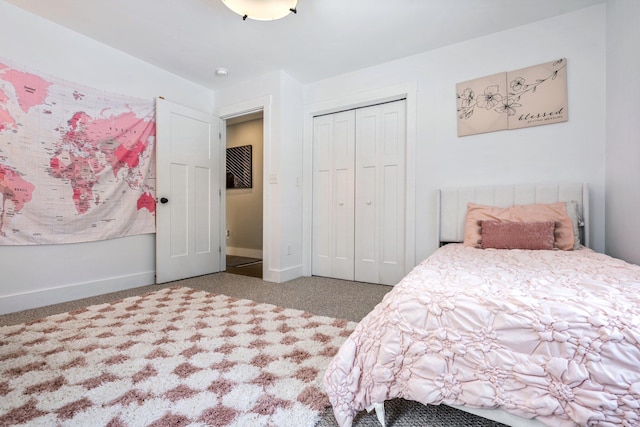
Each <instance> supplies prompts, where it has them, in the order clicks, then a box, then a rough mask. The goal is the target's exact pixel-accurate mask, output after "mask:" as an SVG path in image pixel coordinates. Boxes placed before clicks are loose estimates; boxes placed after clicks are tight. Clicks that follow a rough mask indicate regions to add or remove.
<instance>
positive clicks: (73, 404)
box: [0, 287, 356, 427]
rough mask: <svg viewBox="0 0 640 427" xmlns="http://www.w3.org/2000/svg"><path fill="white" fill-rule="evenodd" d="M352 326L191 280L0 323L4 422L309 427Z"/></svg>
mask: <svg viewBox="0 0 640 427" xmlns="http://www.w3.org/2000/svg"><path fill="white" fill-rule="evenodd" d="M355 326H356V323H354V322H348V321H346V320H339V319H333V318H330V317H323V316H316V315H313V314H311V313H307V312H304V311H301V310H294V309H288V308H282V307H277V306H275V305H271V304H263V303H257V302H254V301H250V300H246V299H237V298H231V297H228V296H225V295H216V294H211V293H208V292H204V291H197V290H194V289H190V288H185V287H173V288H168V289H162V290H159V291H156V292H151V293H149V294H146V295H142V296H135V297H130V298H125V299H123V300H120V301H117V302H113V303H108V304H100V305H94V306H90V307H86V308H83V309H80V310H77V311H73V312H69V313H63V314H57V315H53V316H49V317H46V318H44V319H40V320H37V321H34V322H30V323H28V324H21V325H13V326H3V327H0V426H6V425H19V424H24V425H29V426H32V425H40V426H53V425H62V426H110V427H124V426H151V427H161V426H237V427H241V426H242V427H248V426H265V427H266V426H278V427H287V426H291V427H293V426H295V427H312V426H314V425H315V424H316V423H317V422H318V420H319V414H320V413H321V412H322V411H323V410H324V409H325V408H327V407H328V406H329V405H330V404H329V401H328V399H327V396H326V394H325V393H324V391H323V386H322V376H323V375H324V371H325V369H326V367H327V365H328V364H329V361H330V360H331V358H332V357H333V356H334V355H335V353H336V352H337V351H338V348H339V347H340V345H341V344H342V343H343V342H344V340H345V339H346V338H347V337H348V336H349V335H350V333H351V332H352V331H353V329H354V328H355Z"/></svg>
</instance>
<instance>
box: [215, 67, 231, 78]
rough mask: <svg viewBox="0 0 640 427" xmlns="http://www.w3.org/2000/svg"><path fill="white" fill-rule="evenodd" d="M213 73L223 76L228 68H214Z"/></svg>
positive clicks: (227, 71) (227, 72) (226, 73)
mask: <svg viewBox="0 0 640 427" xmlns="http://www.w3.org/2000/svg"><path fill="white" fill-rule="evenodd" d="M215 73H216V76H218V77H225V76H227V75H228V74H229V70H227V69H226V68H216V71H215Z"/></svg>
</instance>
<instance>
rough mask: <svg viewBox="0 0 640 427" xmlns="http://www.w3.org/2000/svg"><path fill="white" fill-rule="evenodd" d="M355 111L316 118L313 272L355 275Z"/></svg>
mask: <svg viewBox="0 0 640 427" xmlns="http://www.w3.org/2000/svg"><path fill="white" fill-rule="evenodd" d="M354 153H355V111H353V110H352V111H345V112H342V113H336V114H330V115H326V116H319V117H315V118H314V120H313V218H312V222H313V236H312V238H313V249H312V267H311V274H313V275H316V276H325V277H335V278H338V279H345V280H353V279H354V258H353V256H354V205H353V203H354Z"/></svg>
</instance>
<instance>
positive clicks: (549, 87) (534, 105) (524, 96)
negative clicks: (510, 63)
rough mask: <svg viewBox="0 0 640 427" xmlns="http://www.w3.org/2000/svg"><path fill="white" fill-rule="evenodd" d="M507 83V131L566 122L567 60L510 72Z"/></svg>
mask: <svg viewBox="0 0 640 427" xmlns="http://www.w3.org/2000/svg"><path fill="white" fill-rule="evenodd" d="M507 83H508V85H509V87H508V88H507V90H508V95H507V102H506V104H505V110H506V113H507V116H508V118H509V119H508V121H509V129H520V128H524V127H530V126H540V125H548V124H551V123H558V122H566V121H567V120H568V118H569V116H568V108H567V60H566V59H559V60H557V61H553V62H548V63H546V64H540V65H536V66H533V67H528V68H523V69H521V70H516V71H510V72H508V73H507Z"/></svg>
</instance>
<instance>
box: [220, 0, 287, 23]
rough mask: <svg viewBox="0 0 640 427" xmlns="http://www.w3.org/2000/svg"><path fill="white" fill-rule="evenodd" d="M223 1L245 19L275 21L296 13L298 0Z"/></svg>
mask: <svg viewBox="0 0 640 427" xmlns="http://www.w3.org/2000/svg"><path fill="white" fill-rule="evenodd" d="M222 3H224V4H225V6H227V7H228V8H229V9H231V10H233V11H234V12H235V13H237V14H238V15H240V16H242V19H243V20H246V19H247V18H249V19H255V20H256V21H273V20H275V19H280V18H284V17H285V16H287V15H289V14H290V13H296V12H297V11H296V6H297V4H298V0H222Z"/></svg>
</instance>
